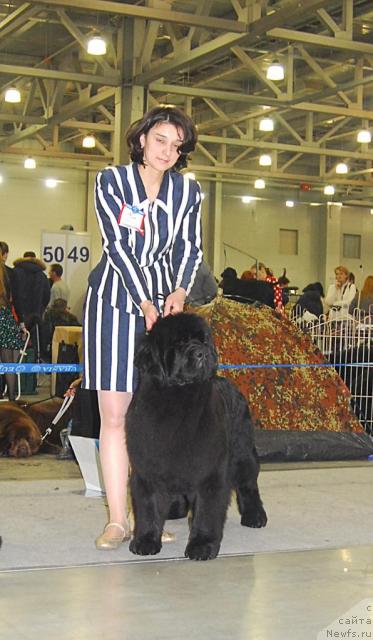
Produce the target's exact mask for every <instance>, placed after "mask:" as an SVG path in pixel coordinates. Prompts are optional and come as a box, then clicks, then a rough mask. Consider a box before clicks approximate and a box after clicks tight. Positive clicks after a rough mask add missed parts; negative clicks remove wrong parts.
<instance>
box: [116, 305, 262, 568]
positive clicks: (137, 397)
mask: <svg viewBox="0 0 373 640" xmlns="http://www.w3.org/2000/svg"><path fill="white" fill-rule="evenodd" d="M135 363H136V365H137V367H138V369H139V375H140V381H139V385H138V388H137V390H136V392H135V393H134V396H133V399H132V402H131V404H130V407H129V409H128V413H127V419H126V433H127V446H128V452H129V458H130V463H131V467H132V470H131V494H132V502H133V512H134V517H135V530H134V537H133V539H132V541H131V543H130V550H131V551H132V552H133V553H135V554H139V555H149V554H156V553H159V551H160V549H161V546H162V543H161V535H162V531H163V526H164V522H165V520H166V519H167V518H168V517H170V513H172V512H173V515H174V516H175V505H176V511H177V509H178V507H179V505H180V504H182V501H183V500H186V501H187V504H188V506H189V508H190V511H191V517H190V535H189V541H188V544H187V547H186V549H185V556H186V557H189V558H191V559H193V560H208V559H211V558H215V557H216V556H217V554H218V552H219V548H220V543H221V540H222V537H223V528H224V522H225V518H226V513H227V509H228V505H229V501H230V496H231V491H232V489H235V491H236V495H237V503H238V508H239V511H240V514H241V524H242V525H244V526H247V527H263V526H265V524H266V522H267V516H266V513H265V511H264V508H263V505H262V502H261V499H260V495H259V490H258V485H257V477H258V473H259V462H258V457H257V453H256V450H255V446H254V435H253V425H252V422H251V419H250V414H249V410H248V407H247V403H246V400H245V398H244V397H243V396H242V394H241V393H240V391H239V390H238V389H237V388H236V387H235V386H234V385H233V384H232V383H231V382H229V381H228V380H227V379H225V378H222V377H219V376H217V374H216V372H217V354H216V351H215V348H214V344H213V341H212V336H211V332H210V328H209V326H208V325H207V323H206V322H205V321H204V320H203V318H201V317H199V316H197V315H195V314H191V313H180V314H177V315H175V316H167V317H166V318H160V319H159V320H158V321H157V322H156V324H155V325H154V327H153V329H152V330H151V332H150V333H149V334H148V335H146V336H145V337H144V339H143V341H142V343H141V344H140V345H139V348H138V350H137V353H136V358H135ZM183 515H186V514H183Z"/></svg>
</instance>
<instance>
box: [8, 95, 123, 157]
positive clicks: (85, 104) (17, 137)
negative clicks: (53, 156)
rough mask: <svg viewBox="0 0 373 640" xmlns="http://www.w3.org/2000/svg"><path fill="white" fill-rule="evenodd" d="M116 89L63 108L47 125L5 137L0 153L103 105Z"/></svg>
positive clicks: (38, 125)
mask: <svg viewBox="0 0 373 640" xmlns="http://www.w3.org/2000/svg"><path fill="white" fill-rule="evenodd" d="M114 92H115V89H106V90H105V89H104V90H103V91H100V92H99V93H97V94H96V95H95V96H92V97H90V98H87V99H85V100H74V101H72V102H71V103H69V104H68V105H66V106H65V107H63V108H62V109H61V110H60V111H59V112H58V113H56V115H54V116H53V117H52V118H49V119H48V120H46V121H45V124H34V125H31V126H30V127H27V128H26V129H23V130H22V131H18V132H17V133H15V134H13V135H11V136H5V137H4V138H3V139H2V140H0V151H3V150H5V149H6V148H7V147H9V146H11V145H13V144H16V143H17V142H20V141H21V140H24V139H25V138H30V137H31V136H33V135H34V134H35V133H37V132H38V131H40V130H41V129H45V128H46V127H51V126H54V125H56V124H60V123H61V122H65V120H68V118H71V117H72V116H74V115H76V114H77V113H80V112H82V111H85V110H86V109H89V108H90V107H93V106H95V105H98V104H101V103H102V102H105V100H107V99H108V98H110V97H112V96H113V95H114Z"/></svg>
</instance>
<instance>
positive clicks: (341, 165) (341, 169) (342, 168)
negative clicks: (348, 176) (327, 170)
mask: <svg viewBox="0 0 373 640" xmlns="http://www.w3.org/2000/svg"><path fill="white" fill-rule="evenodd" d="M335 172H336V173H348V165H347V164H346V163H345V162H338V164H337V166H336V168H335Z"/></svg>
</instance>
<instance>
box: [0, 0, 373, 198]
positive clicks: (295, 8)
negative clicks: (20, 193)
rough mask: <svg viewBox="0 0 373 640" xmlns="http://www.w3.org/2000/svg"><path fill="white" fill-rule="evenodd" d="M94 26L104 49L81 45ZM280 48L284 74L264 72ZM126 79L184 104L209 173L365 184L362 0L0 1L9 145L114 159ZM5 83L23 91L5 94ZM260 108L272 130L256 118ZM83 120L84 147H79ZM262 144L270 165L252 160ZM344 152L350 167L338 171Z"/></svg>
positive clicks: (8, 153) (371, 15)
mask: <svg viewBox="0 0 373 640" xmlns="http://www.w3.org/2000/svg"><path fill="white" fill-rule="evenodd" d="M97 32H99V33H100V34H102V35H103V36H104V37H105V39H106V40H107V42H108V53H107V55H106V56H104V57H94V56H90V55H88V54H87V53H86V43H87V39H88V37H89V36H91V35H92V34H95V33H97ZM129 32H130V33H131V34H132V35H133V41H134V45H133V51H132V55H131V58H130V59H128V58H125V57H124V56H127V55H128V46H127V48H126V46H124V47H123V38H126V36H125V35H124V34H127V35H128V33H129ZM123 52H124V53H123ZM274 60H279V61H280V62H281V63H282V64H283V65H284V67H285V79H284V81H281V82H275V81H271V80H268V79H267V76H266V72H267V68H268V66H269V64H270V63H271V62H272V61H274ZM131 70H132V71H131ZM122 85H123V86H131V85H133V86H136V87H143V88H144V90H145V91H146V92H147V96H148V104H149V105H151V104H157V103H160V102H171V103H174V104H178V105H180V106H181V107H183V108H185V109H187V110H188V112H190V113H191V114H192V116H193V118H194V120H195V122H196V123H197V125H198V128H199V132H200V135H199V143H198V147H197V149H196V152H195V153H194V154H193V163H192V167H194V168H195V169H196V170H198V171H199V172H200V173H201V175H203V176H205V177H206V178H208V179H214V180H216V179H222V180H237V181H241V182H243V181H246V182H247V181H248V182H249V183H250V181H251V182H253V180H254V179H255V178H256V177H258V176H260V177H265V178H266V179H267V180H268V181H269V182H270V181H272V182H273V184H276V185H283V186H284V187H286V186H289V185H291V186H292V187H294V186H297V185H299V184H300V183H301V182H309V183H310V184H312V185H315V186H316V187H317V188H321V186H322V185H323V184H324V183H325V182H326V181H328V182H331V181H332V182H333V184H335V185H336V186H337V188H338V190H339V193H340V196H341V197H340V199H346V200H347V199H348V197H351V198H352V197H353V199H354V200H356V199H359V197H360V198H361V199H362V200H364V201H366V199H367V197H368V195H369V197H370V193H373V191H372V188H373V178H372V173H373V171H372V168H373V147H372V145H371V144H363V145H361V144H359V143H357V141H356V134H357V131H358V130H359V129H360V128H366V129H370V128H371V126H372V120H373V6H372V3H371V2H370V0H355V1H353V0H287V1H286V2H285V1H284V0H264V1H263V0H199V1H198V0H189V1H187V0H143V1H142V2H140V3H139V2H138V1H136V2H135V1H128V2H113V1H104V0H90V2H89V3H87V2H86V0H36V1H34V0H30V1H29V2H18V1H17V0H15V1H13V2H12V3H11V4H10V3H8V2H5V1H4V2H2V0H0V96H1V102H0V152H1V156H2V157H3V158H15V157H18V156H22V155H29V154H31V153H33V154H34V155H37V156H39V157H40V158H46V159H47V158H49V159H51V160H53V161H56V162H57V161H60V160H66V161H67V160H69V159H70V160H72V161H75V166H76V162H80V161H81V162H82V163H84V165H85V166H86V163H87V162H89V163H90V165H89V166H92V167H93V168H94V167H96V166H99V165H100V166H102V165H103V164H105V163H107V162H115V161H116V157H115V150H114V148H115V147H114V137H115V136H114V133H115V126H116V125H115V122H116V120H115V108H116V107H115V94H116V91H117V90H118V89H119V88H120V87H122ZM10 86H16V87H17V88H19V90H20V91H21V94H22V101H21V103H20V104H17V105H10V104H8V103H6V102H5V101H4V99H3V96H4V93H5V90H6V89H7V88H9V87H10ZM264 114H265V115H266V116H270V117H271V118H272V119H273V121H274V131H273V132H269V133H268V132H262V131H260V130H259V121H260V119H261V117H262V116H263V115H264ZM88 132H90V133H92V134H94V135H95V138H96V148H95V149H94V150H92V152H88V151H87V150H85V149H83V148H82V146H81V140H82V137H83V136H84V135H85V134H86V133H88ZM265 152H266V153H269V154H271V157H272V165H271V166H270V167H268V168H267V167H261V166H259V156H260V154H261V153H265ZM340 161H343V162H346V163H347V164H348V166H349V172H348V175H346V176H340V175H336V174H335V166H336V164H337V162H340Z"/></svg>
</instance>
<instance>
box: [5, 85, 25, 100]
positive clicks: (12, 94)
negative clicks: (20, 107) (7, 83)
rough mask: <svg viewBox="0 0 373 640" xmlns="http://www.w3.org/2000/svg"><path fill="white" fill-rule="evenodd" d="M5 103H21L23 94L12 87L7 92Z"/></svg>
mask: <svg viewBox="0 0 373 640" xmlns="http://www.w3.org/2000/svg"><path fill="white" fill-rule="evenodd" d="M5 102H13V103H15V102H21V93H20V91H18V89H16V88H15V87H10V88H9V89H7V90H6V92H5Z"/></svg>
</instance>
